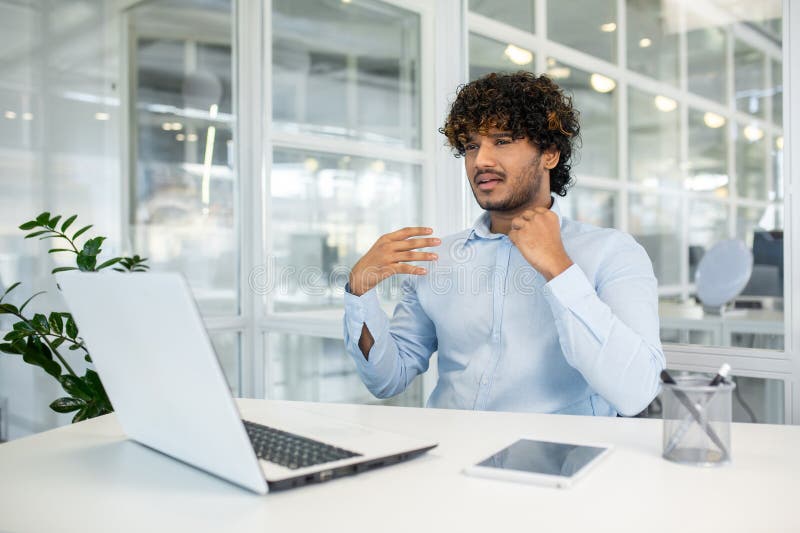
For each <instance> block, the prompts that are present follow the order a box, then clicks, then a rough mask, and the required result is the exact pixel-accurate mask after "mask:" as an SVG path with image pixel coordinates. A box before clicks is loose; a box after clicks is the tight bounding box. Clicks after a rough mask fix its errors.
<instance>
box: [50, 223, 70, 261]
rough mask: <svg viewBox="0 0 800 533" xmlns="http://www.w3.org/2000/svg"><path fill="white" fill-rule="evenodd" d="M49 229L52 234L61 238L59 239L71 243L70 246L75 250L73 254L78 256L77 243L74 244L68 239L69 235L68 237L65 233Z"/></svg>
mask: <svg viewBox="0 0 800 533" xmlns="http://www.w3.org/2000/svg"><path fill="white" fill-rule="evenodd" d="M47 229H49V230H50V231H51V232H53V233H55V234H56V235H58V236H59V237H61V238H62V239H65V240H66V241H67V242H68V243H69V245H70V246H72V250H73V253H74V254H77V253H78V249H77V248H76V247H75V243H73V242H72V239H70V238H69V237H67V235H66V234H65V233H61V232H60V231H58V230H57V229H52V228H49V227H48V228H47Z"/></svg>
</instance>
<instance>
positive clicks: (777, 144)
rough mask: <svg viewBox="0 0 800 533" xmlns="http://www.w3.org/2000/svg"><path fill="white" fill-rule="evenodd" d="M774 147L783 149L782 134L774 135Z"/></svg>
mask: <svg viewBox="0 0 800 533" xmlns="http://www.w3.org/2000/svg"><path fill="white" fill-rule="evenodd" d="M775 148H777V149H778V150H783V136H780V137H775Z"/></svg>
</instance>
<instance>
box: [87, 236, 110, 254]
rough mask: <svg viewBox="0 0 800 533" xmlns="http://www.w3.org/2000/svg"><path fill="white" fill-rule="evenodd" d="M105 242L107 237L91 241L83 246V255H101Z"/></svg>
mask: <svg viewBox="0 0 800 533" xmlns="http://www.w3.org/2000/svg"><path fill="white" fill-rule="evenodd" d="M104 240H106V238H105V237H95V238H93V239H89V240H88V241H86V242H85V243H84V244H83V250H81V253H83V254H84V255H91V256H96V255H97V254H99V253H100V246H101V245H102V244H103V241H104Z"/></svg>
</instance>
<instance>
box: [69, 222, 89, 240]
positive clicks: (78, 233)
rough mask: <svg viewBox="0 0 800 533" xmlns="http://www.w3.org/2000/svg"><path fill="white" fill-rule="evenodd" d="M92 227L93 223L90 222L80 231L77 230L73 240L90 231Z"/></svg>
mask: <svg viewBox="0 0 800 533" xmlns="http://www.w3.org/2000/svg"><path fill="white" fill-rule="evenodd" d="M91 227H92V224H89V225H88V226H84V227H82V228H81V229H79V230H78V231H76V232H75V235H73V236H72V240H73V241H74V240H75V239H77V238H78V237H80V236H81V235H83V234H84V233H85V232H87V231H89V228H91Z"/></svg>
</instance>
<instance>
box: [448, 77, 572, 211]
mask: <svg viewBox="0 0 800 533" xmlns="http://www.w3.org/2000/svg"><path fill="white" fill-rule="evenodd" d="M491 128H498V129H501V130H504V131H510V132H511V133H512V136H513V137H514V138H519V139H522V138H527V139H529V140H530V141H531V142H532V143H533V144H534V145H535V146H536V147H537V148H539V149H540V150H546V149H548V148H550V147H555V148H556V149H557V150H558V151H559V152H560V157H559V161H558V164H557V165H556V166H555V168H553V169H552V170H551V171H550V190H551V191H552V192H554V193H556V194H557V195H559V196H566V194H567V188H569V187H570V186H571V185H572V183H573V179H572V176H571V175H570V169H571V168H572V164H571V159H572V151H573V148H575V147H576V146H577V143H578V142H579V139H580V125H579V123H578V111H577V110H575V109H573V107H572V97H570V96H568V95H566V94H564V91H563V90H562V89H561V88H560V87H559V86H558V85H556V84H555V83H554V82H553V81H552V80H551V79H550V78H548V77H547V76H544V75H542V76H536V75H534V74H533V73H531V72H526V71H519V72H516V73H511V74H497V73H491V74H487V75H485V76H483V77H482V78H478V79H477V80H474V81H472V82H470V83H468V84H466V85H462V86H461V87H459V89H458V93H457V94H456V100H455V102H453V106H452V107H451V108H450V114H449V115H448V117H447V121H446V122H445V124H444V126H443V127H442V128H440V129H439V132H440V133H443V134H444V135H445V136H446V137H447V141H448V143H449V144H450V146H451V147H452V148H453V150H454V151H455V152H456V156H457V157H458V156H463V155H464V154H465V152H466V150H465V148H464V147H465V145H466V143H467V140H468V139H469V137H470V135H472V134H474V133H476V132H477V133H481V134H486V133H487V132H488V131H489V130H490V129H491Z"/></svg>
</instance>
